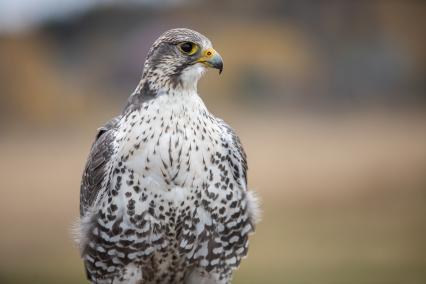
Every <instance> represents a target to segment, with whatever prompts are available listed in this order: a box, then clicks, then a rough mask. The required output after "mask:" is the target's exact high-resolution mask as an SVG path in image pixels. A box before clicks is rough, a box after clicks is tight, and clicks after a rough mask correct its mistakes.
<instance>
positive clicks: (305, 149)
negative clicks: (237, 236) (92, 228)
mask: <svg viewBox="0 0 426 284" xmlns="http://www.w3.org/2000/svg"><path fill="white" fill-rule="evenodd" d="M239 114H241V115H239V116H238V117H237V116H233V115H231V112H230V111H224V112H223V114H222V115H221V116H222V117H224V118H226V120H227V121H228V122H230V123H231V124H232V125H233V127H234V128H235V129H237V131H238V133H239V134H240V136H241V138H242V141H243V144H244V145H245V147H246V150H247V154H248V156H249V167H250V171H249V183H250V185H251V187H252V188H253V189H256V190H257V191H258V193H259V195H260V196H261V198H262V200H263V205H262V209H263V211H264V212H263V221H262V222H261V223H260V224H259V225H258V228H257V233H256V234H255V235H254V236H253V237H252V243H251V250H250V252H249V257H248V258H247V259H246V260H245V261H244V262H243V264H242V267H241V269H240V270H239V271H238V272H237V273H236V276H235V281H234V283H316V284H320V283H324V284H330V283H336V284H341V283H354V284H360V283H366V284H367V283H368V284H370V283H371V284H378V283H383V284H392V283H395V284H399V283H404V284H411V283H412V284H414V283H426V254H425V252H426V242H425V240H426V218H425V216H426V214H425V213H426V117H425V116H422V115H413V114H411V115H403V114H393V113H378V112H372V113H369V112H366V113H357V114H345V115H338V116H328V117H327V116H303V115H300V114H288V115H285V116H279V115H264V114H259V115H254V116H253V113H252V112H251V113H245V112H239ZM102 117H104V116H102ZM99 118H100V116H99V117H95V118H94V119H93V121H92V122H90V123H88V124H87V125H85V126H84V127H83V129H81V130H78V131H77V130H71V131H66V130H62V131H43V132H37V131H35V130H26V131H21V132H20V131H18V130H19V129H18V130H15V131H5V132H3V134H2V135H1V136H0V157H1V158H0V190H1V199H0V224H1V231H0V283H33V284H35V283H85V281H84V273H83V268H82V264H81V262H80V260H79V257H78V252H77V249H76V248H75V247H74V246H73V242H72V238H71V234H70V227H71V224H72V223H73V221H74V220H75V219H76V218H77V216H78V194H79V182H80V174H81V171H82V167H83V164H84V161H85V159H86V156H87V153H88V150H89V146H90V143H91V139H92V137H93V131H92V129H94V128H95V127H96V126H97V125H98V124H100V123H101V121H100V120H98V119H99ZM94 121H96V122H94Z"/></svg>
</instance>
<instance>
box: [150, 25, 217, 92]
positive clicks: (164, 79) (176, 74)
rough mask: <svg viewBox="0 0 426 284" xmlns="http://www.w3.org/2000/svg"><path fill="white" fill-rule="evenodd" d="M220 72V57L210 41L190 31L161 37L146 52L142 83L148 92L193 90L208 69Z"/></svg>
mask: <svg viewBox="0 0 426 284" xmlns="http://www.w3.org/2000/svg"><path fill="white" fill-rule="evenodd" d="M209 67H210V68H215V69H218V70H219V74H220V73H221V72H222V70H223V61H222V57H221V56H220V54H219V53H218V52H217V51H216V50H214V49H213V47H212V44H211V42H210V40H209V39H208V38H207V37H205V36H203V35H202V34H200V33H198V32H196V31H193V30H190V29H184V28H180V29H172V30H168V31H166V32H165V33H164V34H162V35H161V36H160V37H159V38H158V39H157V40H156V41H155V42H154V44H153V45H152V47H151V49H150V50H149V52H148V55H147V58H146V61H145V65H144V72H143V76H142V80H144V81H145V82H149V85H150V88H151V89H162V88H163V89H176V88H182V89H194V90H196V88H197V82H198V80H199V79H200V78H201V76H202V75H203V74H204V72H205V71H206V69H207V68H209Z"/></svg>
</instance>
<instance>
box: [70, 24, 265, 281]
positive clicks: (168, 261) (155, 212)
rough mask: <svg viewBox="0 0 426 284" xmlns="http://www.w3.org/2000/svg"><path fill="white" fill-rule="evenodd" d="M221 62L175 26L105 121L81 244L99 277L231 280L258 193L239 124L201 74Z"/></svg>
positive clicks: (83, 210) (204, 42)
mask: <svg viewBox="0 0 426 284" xmlns="http://www.w3.org/2000/svg"><path fill="white" fill-rule="evenodd" d="M208 67H210V68H216V69H218V70H219V72H221V71H222V69H223V61H222V58H221V56H220V55H219V53H218V52H216V51H215V50H214V49H213V48H212V44H211V42H210V40H209V39H207V38H206V37H205V36H203V35H201V34H200V33H198V32H195V31H192V30H189V29H172V30H169V31H167V32H165V33H164V34H163V35H161V36H160V37H159V38H158V39H157V40H156V41H155V42H154V44H153V45H152V47H151V49H150V51H149V53H148V55H147V58H146V61H145V65H144V71H143V75H142V79H141V81H140V83H139V84H138V86H137V88H136V90H135V91H134V92H133V94H132V95H131V96H130V97H129V100H128V102H127V105H126V107H125V108H124V110H123V112H122V113H121V114H120V115H118V116H117V117H115V118H113V119H112V120H110V121H109V122H108V123H106V124H105V125H104V126H102V127H101V128H99V129H98V132H97V135H96V139H95V141H94V143H93V145H92V148H91V151H90V154H89V157H88V160H87V163H86V166H85V169H84V173H83V178H82V182H81V191H80V226H79V232H78V234H79V240H80V241H79V245H80V249H81V256H82V258H83V260H84V265H85V268H86V273H87V278H88V279H89V280H90V281H91V282H92V283H114V284H115V283H230V281H231V278H232V273H233V271H234V270H235V269H236V268H237V267H238V266H239V264H240V261H241V259H242V258H243V257H244V256H245V255H246V254H247V249H248V235H249V234H250V233H251V232H253V231H254V226H255V222H256V220H257V212H258V210H257V201H256V199H255V197H254V195H253V193H252V192H251V191H248V189H247V160H246V154H245V152H244V149H243V147H242V145H241V142H240V140H239V138H238V136H237V135H236V134H235V132H234V131H233V130H232V128H231V127H229V126H228V125H227V124H226V123H225V122H224V121H223V120H221V119H219V118H217V117H215V116H214V115H212V114H211V113H210V112H209V111H208V110H207V108H206V106H205V105H204V103H203V101H202V100H201V98H200V97H199V96H198V94H197V82H198V80H199V79H200V77H201V76H202V74H203V73H204V72H205V70H206V69H207V68H208Z"/></svg>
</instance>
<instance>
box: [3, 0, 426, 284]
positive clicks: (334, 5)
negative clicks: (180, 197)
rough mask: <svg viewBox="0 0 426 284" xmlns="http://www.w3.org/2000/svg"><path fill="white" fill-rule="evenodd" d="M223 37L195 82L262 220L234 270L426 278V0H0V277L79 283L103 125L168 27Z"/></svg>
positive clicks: (247, 279) (268, 278)
mask: <svg viewBox="0 0 426 284" xmlns="http://www.w3.org/2000/svg"><path fill="white" fill-rule="evenodd" d="M173 27H188V28H192V29H195V30H197V31H200V32H202V33H203V34H205V35H206V36H208V37H209V38H210V39H211V40H212V42H213V43H214V46H215V48H216V49H217V50H218V51H219V52H220V53H221V54H222V56H223V58H224V62H225V69H224V73H223V74H222V75H221V76H218V75H217V72H209V73H208V74H207V75H206V78H204V79H203V80H202V81H201V82H200V86H199V93H200V94H201V96H202V98H203V99H204V101H205V102H206V104H207V106H208V107H209V109H210V110H211V111H212V112H213V113H215V114H216V115H217V116H219V117H221V118H223V119H225V120H226V121H227V122H228V123H230V124H231V125H232V126H233V127H234V128H235V129H236V130H237V132H238V133H239V135H240V137H241V139H242V142H243V144H244V146H245V149H246V152H247V154H248V157H249V186H250V187H251V188H252V189H253V190H256V191H257V192H258V193H259V195H260V197H261V199H262V209H263V221H262V222H261V223H260V224H259V225H258V227H257V233H256V234H255V235H253V236H252V238H251V249H250V251H249V257H248V258H247V259H246V260H244V261H243V263H242V266H241V268H240V269H239V270H238V271H237V272H236V274H235V279H234V282H233V283H237V284H238V283H240V284H241V283H297V284H303V283H316V284H321V283H326V284H330V283H331V284H332V283H336V284H341V283H349V284H350V283H354V284H370V283H371V284H379V283H384V284H385V283H386V284H393V283H395V284H397V283H404V284H415V283H426V112H425V110H426V93H425V90H426V81H425V79H426V78H425V75H426V34H425V28H426V2H424V1H409V0H404V1H403V0H401V1H396V0H394V1H392V0H388V1H385V0H383V1H288V0H275V1H265V0H252V1H244V0H231V1H225V0H215V1H195V0H193V1H185V0H168V1H155V0H144V1H136V0H125V1H124V0H123V1H112V0H109V1H100V0H90V1H85V0H63V1H54V0H27V1H24V0H22V1H14V0H1V1H0V130H1V134H0V193H1V198H0V224H1V231H0V283H32V284H36V283H86V282H85V275H84V270H83V266H82V262H81V261H80V259H79V255H78V249H77V247H76V246H75V245H74V243H73V240H72V236H71V233H70V228H71V226H72V224H73V222H74V221H75V220H76V219H77V218H78V215H79V212H78V208H79V206H78V203H79V184H80V177H81V173H82V170H83V166H84V164H85V160H86V157H87V154H88V152H89V149H90V145H91V143H92V141H93V139H94V135H95V131H96V128H97V127H99V126H101V125H103V123H104V122H106V121H107V120H108V119H109V118H111V117H113V116H115V115H116V114H118V113H119V112H120V111H121V110H122V108H123V106H124V104H125V101H126V99H127V97H128V95H129V94H130V93H131V92H132V91H133V89H134V88H135V86H136V84H137V83H138V81H139V79H140V75H141V72H142V65H143V62H144V58H145V55H146V53H147V51H148V49H149V47H150V46H151V44H152V42H153V41H154V40H155V39H156V38H157V37H158V36H159V35H160V34H161V33H162V32H164V31H165V30H167V29H169V28H173Z"/></svg>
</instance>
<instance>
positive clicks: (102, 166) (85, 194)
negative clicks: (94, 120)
mask: <svg viewBox="0 0 426 284" xmlns="http://www.w3.org/2000/svg"><path fill="white" fill-rule="evenodd" d="M119 119H120V118H119V117H116V118H114V119H112V120H111V121H109V122H108V123H107V124H106V125H105V126H102V127H101V128H99V129H98V133H97V134H96V140H95V142H93V145H92V148H91V150H90V154H89V157H88V158H87V162H86V167H85V168H84V172H83V177H82V180H81V187H80V216H83V215H84V214H85V213H86V211H87V210H88V208H90V207H91V206H92V205H93V202H94V201H95V200H96V197H97V196H98V194H99V193H100V192H102V191H104V190H106V186H105V188H103V187H102V185H103V181H104V179H105V178H106V177H108V172H109V171H108V168H107V165H108V162H109V161H110V159H111V156H112V154H113V152H114V149H113V141H114V138H115V130H116V125H117V122H118V121H119Z"/></svg>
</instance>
